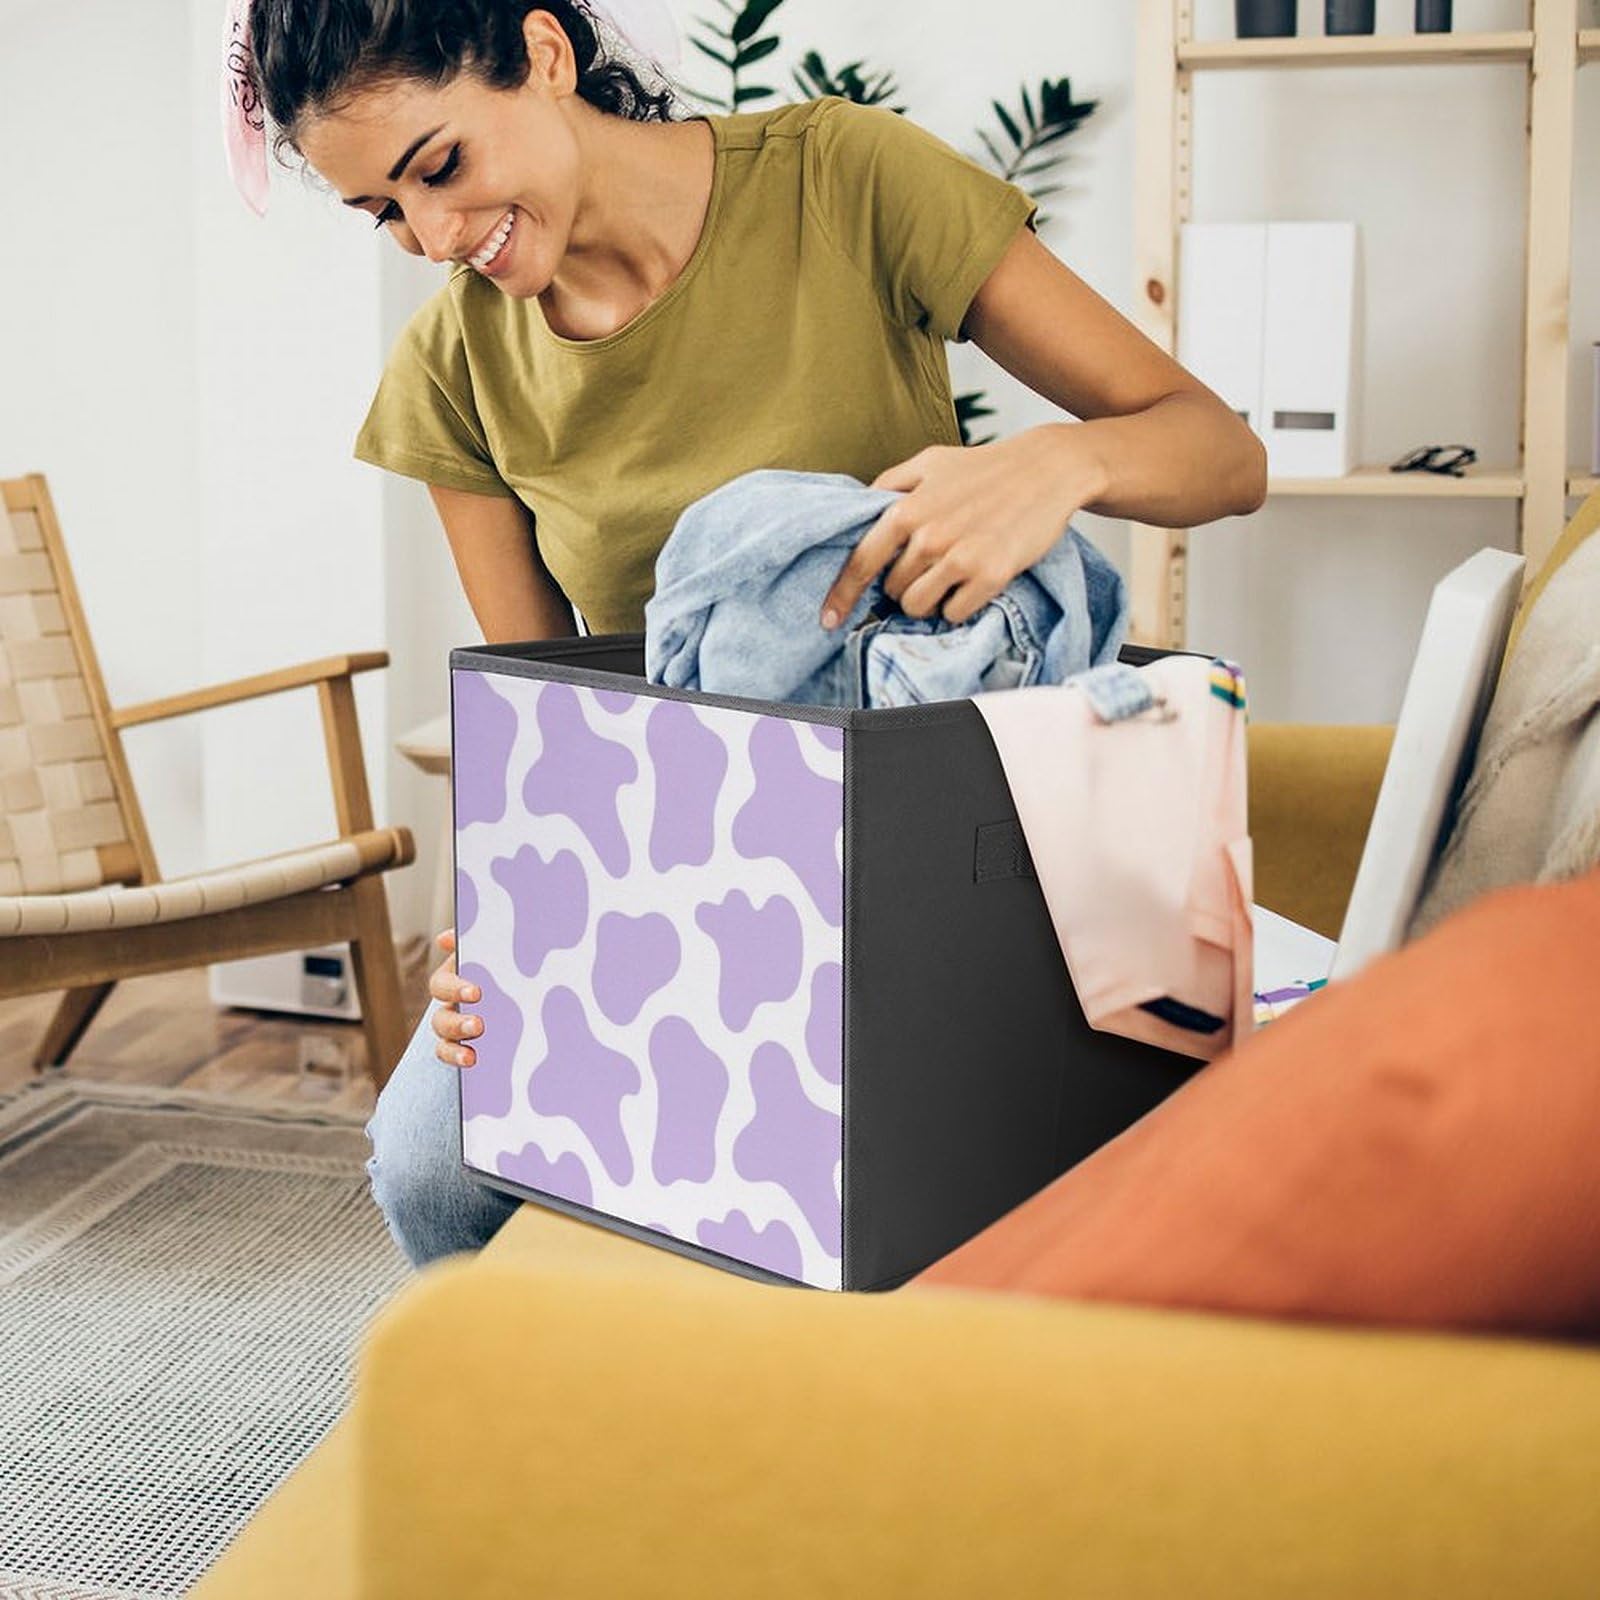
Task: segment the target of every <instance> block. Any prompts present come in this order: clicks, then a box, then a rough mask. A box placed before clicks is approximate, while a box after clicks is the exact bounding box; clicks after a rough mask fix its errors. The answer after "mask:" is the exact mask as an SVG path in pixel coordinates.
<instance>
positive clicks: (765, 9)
mask: <svg viewBox="0 0 1600 1600" xmlns="http://www.w3.org/2000/svg"><path fill="white" fill-rule="evenodd" d="M782 4H783V0H749V4H748V5H746V6H745V8H744V10H743V11H741V12H740V13H739V18H738V20H737V21H736V22H735V23H734V25H733V33H732V34H731V36H730V37H731V38H732V39H733V42H734V43H735V44H743V43H744V42H745V41H746V40H747V39H753V38H754V37H755V36H756V34H757V33H759V32H760V31H761V25H762V23H764V22H765V21H766V20H767V18H768V17H770V16H771V15H772V13H773V12H774V11H776V10H777V9H778V7H779V6H781V5H782Z"/></svg>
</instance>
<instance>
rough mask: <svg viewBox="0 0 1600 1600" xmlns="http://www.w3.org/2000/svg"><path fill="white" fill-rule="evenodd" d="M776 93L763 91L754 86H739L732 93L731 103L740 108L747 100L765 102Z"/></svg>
mask: <svg viewBox="0 0 1600 1600" xmlns="http://www.w3.org/2000/svg"><path fill="white" fill-rule="evenodd" d="M777 92H778V91H777V90H776V89H763V88H761V87H759V86H758V85H755V84H750V85H748V86H746V85H744V84H741V85H740V86H739V87H738V88H737V89H735V90H734V91H733V103H734V104H735V105H739V106H742V105H743V104H744V103H745V102H746V101H747V100H766V99H768V98H770V97H771V96H772V95H775V94H776V93H777Z"/></svg>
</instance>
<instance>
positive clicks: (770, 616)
mask: <svg viewBox="0 0 1600 1600" xmlns="http://www.w3.org/2000/svg"><path fill="white" fill-rule="evenodd" d="M900 498H901V493H900V491H899V490H894V489H872V488H869V487H868V486H867V485H865V484H863V483H861V482H860V481H859V480H858V479H856V478H852V477H849V476H848V475H846V474H844V473H836V472H795V471H790V470H788V469H780V468H762V469H760V470H758V471H755V472H746V473H743V474H742V475H741V476H739V477H737V478H733V479H730V480H729V481H728V482H727V483H725V484H723V485H722V486H721V487H720V488H718V489H714V490H713V491H712V492H711V493H710V494H708V495H704V496H702V497H701V498H700V499H699V500H696V501H695V502H694V503H693V504H692V505H690V506H688V507H686V508H685V509H684V511H683V513H682V515H681V516H680V517H679V518H678V521H677V524H676V525H675V526H674V528H673V530H672V533H671V535H670V537H669V538H668V539H667V541H666V543H665V544H664V545H663V546H662V547H661V551H660V553H659V554H658V556H657V558H656V572H655V591H654V593H653V594H652V595H651V596H650V598H649V599H648V600H647V601H646V602H645V608H644V632H645V676H646V677H647V678H648V679H649V680H650V681H651V682H652V683H663V684H666V685H668V686H669V687H672V688H679V689H699V690H703V691H706V692H710V693H720V694H739V695H748V696H751V697H753V698H756V699H762V700H776V701H789V702H792V703H797V704H802V705H836V706H851V707H862V706H882V705H907V704H916V703H920V702H924V701H930V700H954V699H960V698H963V697H965V696H967V695H972V694H980V693H984V692H987V691H989V690H994V689H1010V688H1021V687H1024V686H1025V685H1027V684H1030V683H1060V682H1062V681H1064V680H1065V679H1067V678H1069V677H1072V676H1074V675H1075V674H1076V673H1079V672H1084V671H1087V670H1088V669H1089V668H1090V667H1095V666H1100V665H1102V664H1103V663H1105V662H1108V661H1114V660H1115V659H1116V656H1117V652H1118V650H1119V649H1120V648H1121V646H1122V642H1123V640H1124V638H1125V637H1126V635H1127V623H1128V599H1127V590H1126V586H1125V585H1124V583H1123V581H1122V576H1121V574H1120V573H1119V572H1118V571H1117V569H1116V568H1115V567H1114V566H1112V564H1111V563H1110V562H1109V561H1108V560H1107V559H1106V558H1105V557H1104V556H1103V555H1101V553H1100V552H1099V551H1098V550H1097V549H1095V547H1094V546H1093V545H1092V544H1090V543H1089V541H1088V540H1087V539H1085V538H1084V537H1083V536H1082V535H1081V534H1080V533H1079V532H1078V531H1077V530H1076V529H1075V528H1072V527H1070V526H1069V527H1067V528H1065V529H1064V530H1063V532H1062V535H1061V538H1060V539H1059V540H1058V541H1057V542H1056V543H1055V544H1054V545H1052V546H1051V548H1050V549H1049V550H1048V551H1047V552H1046V553H1045V554H1044V556H1043V557H1042V558H1041V559H1040V560H1039V561H1037V562H1035V564H1034V565H1033V566H1032V567H1031V568H1029V569H1028V571H1026V572H1024V573H1021V574H1019V575H1018V576H1017V577H1015V578H1013V579H1012V581H1011V582H1010V583H1009V584H1008V585H1007V586H1006V587H1005V589H1003V590H1002V591H1001V592H1000V593H999V594H998V595H997V596H996V597H995V598H994V599H993V600H991V601H990V602H989V603H988V604H987V605H986V606H984V607H982V608H981V609H980V610H979V611H978V612H976V613H975V614H974V615H973V616H971V617H969V618H968V619H967V621H965V622H961V623H951V622H946V621H945V620H944V619H943V618H942V617H940V616H937V615H936V616H933V617H912V616H908V615H906V613H904V612H903V611H901V610H900V608H899V607H898V606H897V605H896V604H895V602H894V601H893V600H892V599H890V598H889V596H888V595H886V594H885V593H884V591H883V577H884V573H883V572H880V573H879V574H878V575H877V576H876V577H874V578H873V580H872V582H871V583H869V584H868V586H867V587H866V589H865V590H864V591H863V592H862V594H861V596H860V598H859V599H858V600H857V602H856V604H855V607H854V608H853V609H852V611H851V613H850V615H849V616H848V617H846V618H845V619H844V621H843V622H841V623H840V624H839V625H838V626H837V627H835V628H831V629H828V628H824V627H823V626H822V622H821V617H820V613H821V610H822V601H823V597H824V596H825V595H826V594H827V592H828V590H829V589H830V588H831V587H832V586H833V581H834V579H835V578H836V577H837V576H838V573H839V570H840V568H841V567H842V566H843V565H844V563H845V559H846V558H847V556H848V555H849V553H850V551H851V550H853V549H854V548H855V546H856V545H857V543H859V541H860V540H861V538H862V536H863V535H864V534H865V533H866V532H867V531H868V530H869V529H870V528H871V527H872V525H873V524H874V523H875V522H876V521H877V520H878V518H879V517H880V516H881V515H882V514H883V512H884V511H886V510H887V509H888V507H889V506H890V505H892V504H893V503H894V502H895V501H896V500H898V499H900ZM884 570H885V572H886V571H887V568H885V569H884Z"/></svg>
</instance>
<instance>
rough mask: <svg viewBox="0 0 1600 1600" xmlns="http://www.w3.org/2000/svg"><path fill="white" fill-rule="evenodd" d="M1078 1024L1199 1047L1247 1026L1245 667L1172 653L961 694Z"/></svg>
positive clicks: (1203, 1054)
mask: <svg viewBox="0 0 1600 1600" xmlns="http://www.w3.org/2000/svg"><path fill="white" fill-rule="evenodd" d="M972 703H973V704H974V705H975V706H976V707H977V708H978V710H979V711H980V712H981V713H982V714H983V717H984V720H985V722H986V723H987V724H988V728H989V733H990V736H991V737H992V738H993V739H994V742H995V748H996V749H997V751H998V752H999V755H1000V761H1001V764H1002V765H1003V766H1004V768H1005V773H1006V780H1007V782H1008V783H1009V784H1010V787H1011V793H1012V798H1013V799H1014V801H1015V802H1016V807H1017V818H1018V821H1019V822H1020V823H1021V826H1022V830H1023V833H1024V834H1025V836H1026V837H1027V841H1028V850H1029V853H1030V854H1031V855H1032V857H1033V864H1034V871H1035V872H1036V873H1037V875H1038V879H1039V886H1040V888H1041V889H1042V890H1043V892H1044V898H1045V902H1046V904H1047V906H1048V908H1049V912H1050V920H1051V922H1052V923H1053V924H1054V926H1055V931H1056V938H1057V939H1058V940H1059V942H1060V945H1061V953H1062V955H1063V956H1064V957H1065V958H1066V963H1067V970H1068V971H1069V973H1070V974H1071V976H1072V983H1073V987H1074V988H1075V989H1076V991H1077V994H1078V1000H1079V1002H1080V1004H1081V1005H1082V1006H1083V1011H1084V1016H1085V1017H1086V1018H1087V1019H1088V1021H1089V1024H1090V1026H1092V1027H1095V1028H1099V1029H1103V1030H1104V1031H1106V1032H1108V1033H1117V1034H1122V1035H1125V1036H1126V1037H1128V1038H1130V1039H1143V1040H1145V1041H1147V1042H1148V1043H1150V1044H1155V1045H1160V1046H1161V1047H1163V1048H1164V1049H1168V1050H1174V1051H1177V1052H1179V1053H1181V1054H1183V1055H1189V1056H1198V1057H1200V1058H1202V1059H1204V1060H1209V1059H1211V1058H1212V1057H1214V1056H1217V1055H1220V1054H1221V1053H1222V1052H1223V1051H1224V1050H1226V1049H1227V1048H1228V1047H1229V1045H1231V1044H1232V1043H1233V1042H1234V1039H1235V1037H1236V1036H1237V1037H1238V1038H1240V1039H1243V1038H1245V1037H1247V1036H1248V1035H1249V1033H1250V1032H1251V1031H1252V1028H1253V1025H1254V1014H1255V1008H1254V993H1253V991H1254V984H1253V981H1252V980H1253V976H1254V974H1253V965H1254V948H1253V941H1252V935H1251V922H1250V902H1251V898H1252V887H1251V854H1250V838H1249V830H1248V819H1247V775H1246V766H1245V695H1244V680H1243V678H1242V677H1241V676H1240V674H1239V672H1238V669H1237V668H1235V667H1233V666H1232V665H1230V664H1229V663H1227V662H1222V661H1207V660H1204V659H1202V658H1201V657H1198V656H1166V657H1163V658H1161V659H1160V660H1158V661H1154V662H1152V663H1150V664H1149V665H1148V666H1145V667H1139V668H1133V667H1129V666H1126V665H1123V664H1118V665H1116V666H1111V667H1102V668H1097V669H1096V670H1095V671H1093V672H1088V673H1085V674H1083V675H1082V676H1081V677H1078V678H1075V679H1072V680H1069V681H1068V682H1066V683H1063V684H1039V685H1033V686H1031V687H1029V688H1025V689H1006V690H1000V691H997V692H995V693H991V694H980V695H974V696H973V697H972Z"/></svg>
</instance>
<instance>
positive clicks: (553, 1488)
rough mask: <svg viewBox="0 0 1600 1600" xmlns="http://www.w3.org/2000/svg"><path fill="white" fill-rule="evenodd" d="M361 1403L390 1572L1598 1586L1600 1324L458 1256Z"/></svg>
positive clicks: (1063, 1591) (1477, 1592)
mask: <svg viewBox="0 0 1600 1600" xmlns="http://www.w3.org/2000/svg"><path fill="white" fill-rule="evenodd" d="M640 1248H641V1249H642V1250H645V1251H648V1250H649V1247H648V1246H642V1247H640ZM352 1418H353V1420H354V1424H355V1427H356V1431H357V1440H358V1443H357V1449H358V1462H359V1477H360V1491H359V1508H358V1513H357V1523H358V1526H357V1548H358V1559H359V1561H360V1564H361V1577H362V1584H363V1587H362V1590H361V1592H362V1593H363V1594H371V1595H385V1596H396V1597H401V1596H418V1597H421V1596H424V1595H428V1596H431V1595H443V1594H459V1595H499V1594H506V1595H510V1594H519V1593H528V1592H531V1591H532V1590H534V1589H536V1590H537V1591H538V1592H539V1593H541V1594H550V1595H595V1596H600V1595H606V1596H610V1595H619V1596H620V1595H626V1596H629V1597H630V1600H652V1597H665V1596H673V1597H682V1600H691V1597H692V1600H708V1597H711V1600H723V1597H726V1600H733V1597H735V1596H738V1597H744V1596H750V1595H759V1596H761V1597H762V1600H788V1597H793V1600H802V1597H803V1600H817V1597H819V1596H838V1597H855V1596H863V1595H870V1596H873V1597H884V1600H897V1597H901V1596H905V1597H910V1596H915V1597H917V1600H972V1597H973V1596H975V1595H1004V1596H1006V1597H1007V1600H1030V1597H1034V1596H1039V1597H1043V1596H1050V1597H1052V1600H1054V1597H1056V1596H1060V1595H1077V1594H1082V1595H1115V1596H1117V1597H1118V1600H1144V1597H1150V1600H1155V1597H1158V1596H1159V1597H1162V1600H1166V1597H1169V1596H1171V1595H1172V1594H1174V1593H1178V1592H1181V1593H1183V1594H1184V1595H1185V1596H1187V1597H1198V1600H1209V1597H1215V1600H1222V1597H1227V1600H1239V1597H1242V1596H1252V1595H1262V1594H1291V1593H1292V1594H1298V1595H1317V1596H1330V1597H1331V1596H1335V1595H1348V1594H1360V1593H1367V1592H1370V1591H1371V1587H1372V1584H1373V1583H1374V1581H1379V1582H1380V1586H1381V1587H1382V1588H1383V1589H1384V1592H1386V1593H1392V1594H1400V1593H1405V1594H1436V1593H1444V1592H1448V1593H1450V1594H1451V1595H1452V1597H1453V1600H1467V1597H1469V1596H1472V1597H1476V1596H1484V1597H1489V1596H1495V1597H1497V1600H1498V1597H1500V1596H1503V1595H1505V1594H1509V1593H1526V1594H1533V1593H1537V1594H1540V1595H1554V1594H1562V1595H1566V1594H1572V1595H1578V1594H1591V1593H1595V1592H1600V1465H1597V1460H1596V1456H1595V1453H1594V1450H1593V1442H1594V1440H1595V1438H1597V1437H1600V1351H1595V1350H1581V1349H1575V1348H1569V1347H1563V1346H1558V1345H1545V1344H1536V1343H1531V1342H1529V1343H1522V1342H1513V1341H1509V1340H1495V1339H1487V1338H1473V1339H1465V1338H1461V1339H1457V1338H1451V1337H1444V1336H1426V1335H1418V1334H1414V1333H1412V1334H1405V1335H1384V1334H1379V1333H1375V1332H1367V1331H1356V1330H1333V1329H1327V1328H1319V1327H1311V1326H1306V1325H1300V1326H1294V1325H1288V1324H1276V1323H1268V1322H1257V1321H1252V1320H1248V1319H1244V1318H1225V1317H1212V1316H1199V1315H1195V1314H1192V1313H1179V1312H1165V1311H1150V1310H1136V1309H1133V1308H1128V1307H1118V1306H1106V1305H1084V1304H1074V1303H1070V1302H1066V1301H1057V1300H1044V1299H1035V1298H1031V1297H1026V1296H1009V1295H987V1294H980V1293H975V1292H972V1291H965V1290H955V1289H941V1288H934V1287H931V1286H930V1287H925V1288H920V1289H917V1288H911V1289H902V1290H899V1291H896V1292H894V1293H891V1294H877V1295H863V1294H846V1295H832V1294H827V1293H822V1292H819V1291H812V1290H804V1289H788V1288H776V1287H771V1286H767V1285H759V1284H752V1283H748V1282H744V1281H742V1280H738V1279H735V1278H732V1277H731V1276H729V1275H726V1274H723V1273H719V1272H717V1271H716V1270H715V1269H712V1268H706V1269H704V1270H703V1271H701V1272H700V1273H698V1274H693V1275H691V1274H686V1273H677V1274H672V1275H666V1274H662V1273H659V1272H653V1271H650V1270H648V1268H646V1267H641V1268H640V1270H637V1271H629V1270H627V1268H626V1267H625V1266H622V1265H618V1264H615V1263H613V1264H612V1265H611V1266H609V1267H608V1266H605V1265H603V1264H601V1265H597V1266H595V1267H593V1268H586V1267H584V1266H581V1265H578V1266H575V1265H573V1264H571V1263H562V1262H556V1263H553V1264H542V1265H532V1264H526V1263H523V1262H521V1261H518V1262H493V1261H489V1260H485V1259H480V1258H474V1257H464V1256H457V1257H454V1258H452V1259H448V1260H444V1261H438V1262H434V1263H432V1264H431V1265H429V1266H428V1267H426V1268H424V1269H423V1270H422V1272H420V1273H419V1274H418V1275H417V1277H416V1278H414V1279H413V1280H411V1281H410V1282H409V1283H408V1284H407V1285H406V1286H405V1287H404V1288H403V1289H402V1290H401V1291H400V1292H399V1294H398V1295H397V1296H396V1297H395V1298H394V1299H392V1300H391V1301H390V1302H389V1303H388V1304H387V1305H386V1306H385V1307H384V1308H383V1309H382V1310H381V1311H380V1312H379V1313H378V1315H377V1316H376V1318H375V1319H374V1321H373V1323H372V1324H371V1326H370V1327H369V1332H368V1335H367V1339H366V1341H365V1344H364V1346H363V1350H362V1353H361V1357H360V1361H359V1365H358V1370H357V1376H356V1381H355V1399H354V1405H353V1409H352ZM1376 1574H1381V1575H1382V1577H1381V1579H1377V1580H1375V1575H1376Z"/></svg>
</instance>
